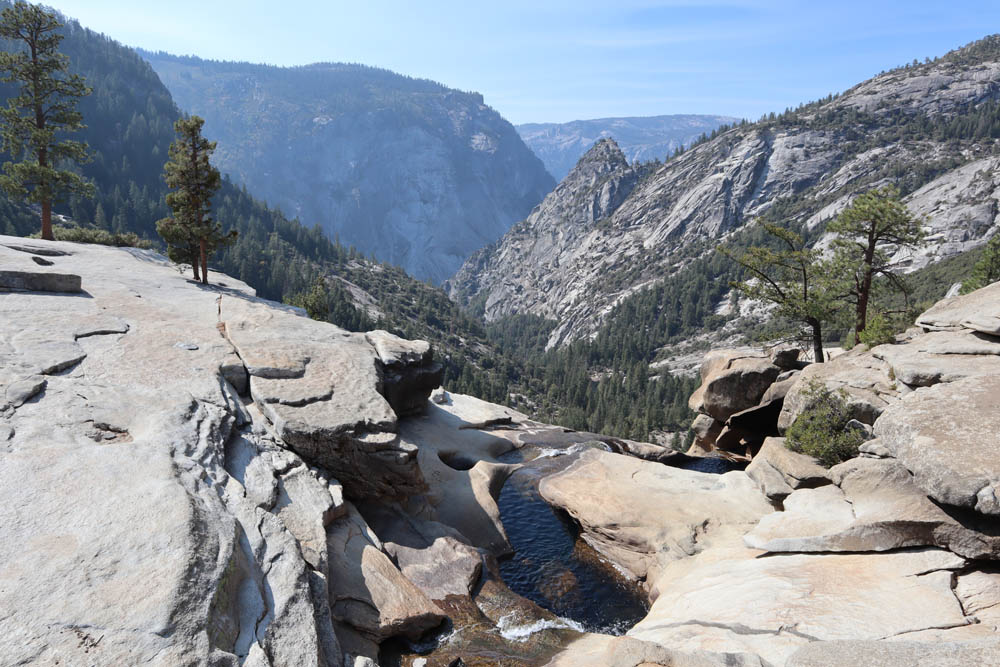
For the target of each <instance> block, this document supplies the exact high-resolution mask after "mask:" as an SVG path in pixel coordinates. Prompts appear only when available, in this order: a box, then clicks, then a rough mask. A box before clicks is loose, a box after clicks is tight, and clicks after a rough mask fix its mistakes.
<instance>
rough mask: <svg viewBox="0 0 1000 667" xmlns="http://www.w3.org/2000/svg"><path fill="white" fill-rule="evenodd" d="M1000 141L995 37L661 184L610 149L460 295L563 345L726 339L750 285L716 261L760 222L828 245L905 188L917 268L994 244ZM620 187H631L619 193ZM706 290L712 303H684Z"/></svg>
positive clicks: (688, 158) (509, 240)
mask: <svg viewBox="0 0 1000 667" xmlns="http://www.w3.org/2000/svg"><path fill="white" fill-rule="evenodd" d="M998 139H1000V35H994V36H991V37H987V38H985V39H983V40H980V41H978V42H975V43H973V44H970V45H968V46H966V47H964V48H961V49H958V50H956V51H952V52H950V53H948V54H947V55H945V56H942V57H939V58H936V59H935V60H933V61H929V62H926V63H923V64H914V65H908V66H906V67H901V68H897V69H894V70H892V71H889V72H885V73H883V74H880V75H879V76H877V77H875V78H873V79H871V80H869V81H865V82H863V83H861V84H859V85H857V86H855V87H854V88H852V89H850V90H848V91H846V92H844V93H842V94H840V95H837V96H830V97H828V98H826V99H823V100H819V101H817V102H813V103H810V104H806V105H802V106H801V107H799V108H798V109H795V110H791V111H788V112H786V113H783V114H780V115H775V114H770V115H769V116H767V117H765V118H763V119H761V120H760V121H758V122H756V123H740V124H739V125H737V126H736V127H734V128H732V129H730V130H728V131H726V132H722V133H720V134H718V136H716V137H715V138H713V139H710V140H708V141H705V142H702V143H699V144H698V145H697V146H695V147H693V148H691V149H689V150H687V151H685V152H684V153H683V154H682V155H680V156H678V157H675V158H672V159H670V160H668V161H667V162H666V163H664V164H663V165H659V166H654V167H653V169H652V171H651V172H648V173H643V174H635V173H634V168H635V166H634V165H627V164H625V163H624V162H623V158H624V154H623V152H622V151H621V150H619V149H618V147H616V146H614V145H612V144H610V143H609V144H608V145H602V144H598V145H597V146H595V147H594V148H593V149H591V151H590V153H588V154H587V155H586V156H585V157H584V158H583V159H582V160H581V166H585V165H589V166H587V167H586V168H585V169H581V168H580V167H579V166H578V167H577V168H576V169H574V171H573V172H571V173H570V175H569V176H568V177H567V178H566V179H565V180H564V181H563V182H562V183H560V185H559V186H558V187H557V188H556V190H554V191H553V193H552V194H551V195H549V197H547V198H546V200H545V201H544V202H543V203H542V204H541V205H540V206H539V207H538V208H537V209H536V210H535V211H534V212H533V213H532V215H531V216H529V217H528V218H527V219H526V220H525V221H524V222H522V223H519V224H518V225H515V226H514V227H513V228H512V229H511V231H510V232H508V233H507V234H506V235H505V236H504V238H503V239H501V240H500V241H499V242H498V243H496V244H493V245H491V246H489V247H487V248H484V249H483V250H482V251H480V252H478V253H477V254H476V255H474V256H473V257H471V258H470V259H469V261H468V262H466V264H465V266H463V268H462V270H461V271H459V272H458V273H457V274H456V275H455V277H454V278H453V279H451V280H450V281H449V285H448V286H449V290H450V293H451V295H452V296H453V298H456V299H458V300H459V301H460V302H462V303H465V304H467V305H468V306H470V307H472V308H474V309H475V310H476V311H477V312H482V313H483V314H484V316H485V317H486V319H487V321H495V320H501V319H503V318H506V317H509V316H512V315H534V316H541V317H544V318H546V319H548V320H550V321H552V322H554V328H553V329H552V331H551V334H550V336H549V339H548V344H549V346H559V345H563V344H565V343H568V342H570V341H574V340H579V339H582V338H588V337H592V336H603V335H604V332H606V330H607V327H608V326H612V325H614V324H615V322H616V321H619V320H622V321H624V320H626V319H629V318H630V321H632V322H635V321H642V320H644V319H645V320H648V321H649V322H650V323H651V324H650V326H656V327H658V329H659V330H660V331H662V332H664V333H663V338H662V341H661V342H660V345H663V344H664V343H665V342H666V341H667V340H668V339H669V338H670V337H671V336H673V335H675V334H674V333H673V332H675V331H685V332H689V333H688V335H690V332H692V331H696V328H695V327H697V326H699V324H700V325H702V326H706V328H707V329H712V328H713V327H718V326H719V323H718V322H717V321H715V320H716V319H718V318H715V319H713V318H714V316H715V315H717V314H718V312H720V305H721V299H723V298H724V295H725V294H726V291H727V290H726V283H727V282H728V281H729V280H731V279H734V278H735V277H736V274H734V273H733V267H732V266H731V264H732V263H731V262H729V263H727V262H724V261H722V258H721V257H719V256H718V254H717V253H716V252H715V248H716V247H717V246H718V245H719V244H720V243H722V242H726V241H738V242H740V243H746V242H747V240H748V239H749V238H750V237H751V236H752V235H753V234H754V233H757V232H758V231H759V230H758V228H757V227H756V226H755V225H749V224H748V223H751V222H752V221H753V220H754V219H755V218H757V217H760V216H764V217H767V218H770V219H771V220H773V221H775V222H777V223H779V224H783V225H787V226H790V227H793V228H803V229H805V230H807V231H808V233H809V234H811V235H813V236H815V237H819V236H821V234H822V230H823V229H824V226H825V224H826V223H827V222H828V221H829V220H831V219H833V218H834V217H835V216H836V215H837V214H838V213H839V212H840V211H842V210H843V209H844V208H845V207H846V206H847V205H848V204H849V203H850V201H851V200H852V199H853V197H855V196H856V195H857V194H859V193H861V192H864V191H866V190H869V189H872V188H874V187H879V186H882V185H886V184H894V185H896V186H898V187H899V188H900V189H901V190H902V193H903V195H904V196H905V198H904V202H905V203H906V204H907V206H908V207H909V208H910V210H911V211H913V212H914V213H916V214H917V215H921V216H926V218H927V220H928V229H927V231H928V236H927V244H926V245H925V246H924V247H922V248H921V249H920V250H919V251H918V252H917V253H915V254H913V255H912V256H909V257H907V258H905V259H906V261H908V262H909V264H910V268H911V269H919V268H921V267H923V266H926V265H928V264H931V263H935V262H938V261H940V260H942V259H946V258H949V257H951V256H954V255H957V254H959V253H962V252H965V251H968V250H971V249H974V248H976V247H977V246H979V245H981V244H982V243H984V242H985V241H986V240H987V239H988V238H989V237H991V236H992V235H994V234H998V233H1000V213H998V211H1000V141H998ZM595 163H598V164H599V163H603V164H604V165H605V166H604V167H600V166H595ZM598 172H600V173H602V176H601V177H600V178H594V177H593V176H592V175H593V174H594V173H598ZM615 183H617V184H620V185H621V186H622V187H619V188H611V189H609V186H611V185H613V184H615ZM625 189H627V190H628V192H627V194H626V195H625V196H621V193H622V192H624V190H625ZM612 190H614V192H616V193H617V194H616V196H615V197H614V198H613V199H612V198H609V197H608V196H607V195H608V194H609V193H610V192H611V191H612ZM605 202H607V203H608V205H606V206H605V205H604V203H605ZM595 212H596V213H597V214H596V215H595ZM900 259H904V258H902V257H900ZM665 285H672V287H670V288H669V289H667V288H665V287H664V286H665ZM691 286H695V287H697V289H694V290H693V291H692V294H695V295H701V296H699V297H697V299H696V300H695V301H694V302H683V303H682V302H679V301H677V298H676V294H677V292H678V289H679V288H680V287H685V288H686V287H691ZM945 287H946V286H945ZM710 292H711V294H710V295H709V293H710ZM706 295H709V297H706ZM626 315H627V317H626Z"/></svg>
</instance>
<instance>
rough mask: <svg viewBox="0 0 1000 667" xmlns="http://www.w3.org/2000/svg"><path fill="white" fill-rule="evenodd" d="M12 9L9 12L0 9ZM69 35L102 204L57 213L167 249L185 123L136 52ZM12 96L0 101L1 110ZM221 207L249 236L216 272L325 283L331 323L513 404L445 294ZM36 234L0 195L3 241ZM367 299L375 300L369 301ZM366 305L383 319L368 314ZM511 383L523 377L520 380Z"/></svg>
mask: <svg viewBox="0 0 1000 667" xmlns="http://www.w3.org/2000/svg"><path fill="white" fill-rule="evenodd" d="M9 4H10V3H8V2H3V1H0V8H3V7H5V6H9ZM63 34H64V35H65V38H64V40H63V42H62V45H61V50H62V52H63V53H65V54H66V55H67V56H69V58H70V69H71V71H72V72H75V73H78V74H81V75H82V76H83V77H84V78H85V79H86V82H87V85H89V86H90V87H91V88H93V94H92V95H90V96H88V97H86V98H84V99H83V100H82V102H81V103H80V105H79V108H80V110H81V112H82V113H83V116H84V122H85V123H86V125H87V127H86V129H84V130H82V131H80V132H78V133H76V135H75V136H74V138H79V139H82V140H84V141H86V142H87V143H88V144H89V145H90V153H91V155H92V157H93V159H92V161H91V162H89V163H87V164H84V165H83V166H82V169H81V171H82V173H83V175H84V176H86V177H87V178H89V179H92V180H93V182H94V184H95V185H96V196H95V197H94V198H93V199H81V198H75V197H74V198H73V199H71V200H70V201H68V202H64V203H62V204H58V205H56V207H55V211H56V213H57V214H60V215H62V216H66V218H67V219H66V220H65V221H64V222H63V223H62V224H64V225H73V226H82V227H86V228H95V229H99V230H106V231H108V232H113V233H118V234H122V233H129V232H131V233H135V234H137V235H138V236H139V237H141V238H143V239H146V240H148V241H150V242H152V243H153V244H154V245H156V246H157V247H160V248H162V245H161V243H162V242H161V240H160V239H159V237H158V236H157V234H156V225H155V223H156V221H157V220H158V219H160V218H162V217H165V216H167V215H169V209H168V208H167V207H166V204H165V201H164V196H165V194H166V192H167V189H166V185H165V184H164V181H163V164H164V162H165V161H166V158H167V148H168V147H169V145H170V142H171V141H173V139H174V130H173V124H174V122H175V121H176V120H177V119H178V118H179V117H180V113H181V112H180V111H179V110H178V108H177V107H176V105H175V104H174V103H173V100H172V98H171V95H170V93H169V92H168V91H167V89H166V88H165V87H164V86H163V84H162V83H161V82H160V80H159V78H158V77H157V75H156V73H155V72H154V71H153V70H152V68H151V67H150V66H149V64H148V63H147V62H146V61H145V60H143V59H142V58H141V57H139V55H138V54H137V53H136V52H135V51H134V50H132V49H130V48H127V47H125V46H122V45H121V44H119V43H118V42H116V41H114V40H112V39H110V38H108V37H106V36H104V35H100V34H97V33H95V32H93V31H91V30H87V29H85V28H82V27H81V26H80V25H79V24H78V23H77V22H76V21H73V20H70V19H66V21H65V27H64V28H63ZM6 46H7V47H8V48H10V47H11V45H6ZM12 90H13V89H12V88H10V87H6V88H2V89H0V103H5V102H6V99H7V97H8V96H9V95H10V94H11V91H12ZM213 204H214V206H213V211H214V214H215V216H216V217H217V218H218V220H219V221H220V222H221V223H222V225H223V227H224V228H225V229H227V230H229V229H235V230H237V231H238V232H239V236H238V237H237V240H236V242H235V243H234V244H232V245H231V246H228V247H226V248H225V249H224V250H222V251H221V252H220V253H219V254H218V255H216V257H215V258H214V259H213V260H212V261H211V262H210V264H211V266H212V267H213V268H217V269H218V270H220V271H223V272H225V273H228V274H230V275H232V276H235V277H237V278H239V279H241V280H243V281H245V282H247V283H248V284H250V285H251V286H253V287H254V288H255V289H256V290H257V292H258V294H259V295H261V296H263V297H266V298H269V299H275V300H278V301H282V300H286V301H287V300H291V299H293V298H296V297H300V296H301V295H304V294H306V293H308V292H309V290H310V289H311V288H312V286H313V285H314V284H315V282H316V280H317V278H322V279H325V280H324V283H325V288H324V289H325V294H324V299H326V300H327V301H328V312H329V318H330V319H331V321H333V322H334V323H336V324H340V325H341V326H345V327H347V328H351V329H355V330H357V329H366V328H376V327H381V328H386V329H390V330H392V331H394V332H397V333H400V334H403V335H410V336H414V337H422V338H426V339H428V340H430V341H431V342H433V343H434V344H435V346H436V347H437V348H438V350H439V356H440V357H441V358H443V359H444V360H445V361H446V367H447V378H448V380H449V382H451V383H452V384H454V386H455V387H456V388H457V389H465V390H469V391H473V390H474V391H476V392H478V393H479V394H480V395H482V396H483V397H484V398H493V399H496V400H501V401H502V400H505V398H506V396H507V391H506V384H507V380H506V379H503V380H501V379H500V377H499V374H498V373H499V371H505V369H506V368H507V367H508V366H509V364H506V365H505V364H503V363H500V362H497V361H496V359H497V357H498V353H497V352H496V350H495V349H494V347H493V346H492V345H491V344H490V343H489V342H488V341H487V339H486V335H485V332H484V330H483V328H482V326H481V325H479V324H478V323H477V322H476V321H475V320H474V319H472V318H470V317H468V316H466V315H464V314H463V313H462V312H461V311H460V310H459V309H458V307H457V306H456V305H455V304H454V303H452V302H451V301H450V300H449V299H448V298H447V296H445V294H444V293H443V292H441V290H439V289H436V288H432V287H430V286H429V285H426V284H425V283H422V282H420V281H418V280H415V279H413V278H411V277H410V276H408V275H407V274H406V273H405V272H403V271H402V270H400V269H398V268H395V267H391V266H387V265H382V264H379V263H378V262H374V261H371V260H370V259H366V258H365V257H364V256H363V255H362V254H361V253H360V252H359V251H357V250H356V249H353V248H348V247H346V246H343V245H341V244H338V243H336V242H334V241H331V240H330V239H329V238H328V237H327V236H326V234H325V233H324V232H323V231H322V230H321V229H320V228H319V227H313V228H307V227H305V226H303V225H302V224H300V223H299V222H298V221H297V220H289V219H288V218H286V217H285V216H284V215H282V214H281V213H280V212H278V211H276V210H275V209H273V208H270V207H268V206H267V205H265V204H263V203H262V202H261V201H259V200H257V199H255V198H254V197H253V196H252V195H251V194H250V193H249V192H248V191H247V190H246V188H243V187H238V186H236V185H235V184H233V183H232V182H230V181H229V180H228V179H224V180H223V184H222V189H221V190H220V191H219V193H218V194H217V195H216V197H215V199H214V202H213ZM38 224H39V223H38V214H37V212H36V211H33V210H31V209H30V208H29V207H28V206H26V205H24V204H21V203H16V202H11V201H10V200H9V199H8V198H7V197H6V196H5V195H3V194H0V233H2V234H11V235H21V236H24V235H30V234H33V233H37V231H38ZM57 224H58V223H57ZM57 235H58V229H57ZM345 281H346V282H345ZM347 283H350V284H352V285H355V286H360V291H359V290H358V289H355V290H354V292H353V293H352V291H351V290H350V289H347V288H345V287H344V286H345V285H346V284H347ZM362 291H363V292H364V294H366V295H367V297H360V296H359V295H360V294H361V293H362ZM368 304H374V307H373V308H368V309H367V310H366V305H368ZM483 359H489V361H487V362H486V365H487V366H489V368H483V367H482V365H481V361H482V360H483ZM494 366H495V367H497V369H499V370H494ZM505 372H506V371H505ZM509 374H510V375H511V376H513V377H514V378H515V379H516V378H518V377H519V376H520V372H519V371H510V372H509Z"/></svg>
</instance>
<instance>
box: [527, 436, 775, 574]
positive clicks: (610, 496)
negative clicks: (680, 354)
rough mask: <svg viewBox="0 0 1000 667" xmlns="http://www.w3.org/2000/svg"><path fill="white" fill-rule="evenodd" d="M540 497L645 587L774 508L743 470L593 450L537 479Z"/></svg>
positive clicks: (745, 528) (745, 529)
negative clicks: (672, 564)
mask: <svg viewBox="0 0 1000 667" xmlns="http://www.w3.org/2000/svg"><path fill="white" fill-rule="evenodd" d="M594 489H601V502H594ZM539 492H540V493H541V495H542V497H543V498H544V499H545V500H546V501H547V502H549V503H550V504H552V505H555V506H556V507H560V508H562V509H564V510H566V511H567V512H568V513H569V514H570V515H571V516H572V517H573V518H574V519H576V520H577V521H578V522H579V523H580V525H581V526H582V528H583V538H584V539H585V540H586V541H587V542H588V543H589V544H590V545H591V546H593V547H594V548H595V549H596V550H597V551H598V552H599V553H601V554H603V555H604V556H605V557H606V558H608V559H609V560H611V561H612V562H614V563H617V564H618V565H619V566H621V567H622V568H624V569H625V570H626V571H627V572H629V573H630V574H631V575H632V576H633V577H635V578H636V579H638V580H643V581H645V582H646V583H647V586H652V584H653V583H654V582H655V581H656V572H657V571H658V570H659V569H660V568H661V567H662V566H663V564H665V563H667V562H669V561H671V560H674V559H677V558H684V557H686V556H690V555H691V554H694V553H697V552H698V551H700V550H702V549H704V548H705V547H706V545H709V544H711V543H712V541H713V540H715V539H716V538H717V537H721V536H724V535H732V534H737V535H742V534H743V533H744V532H746V531H747V529H749V528H750V527H751V526H752V525H753V524H755V523H756V522H757V521H758V520H759V519H760V518H761V517H762V516H764V515H765V514H767V513H769V512H770V511H771V509H772V508H771V506H770V505H769V504H768V503H767V501H766V500H765V499H764V497H763V496H761V495H760V493H758V491H757V489H756V487H755V486H754V485H753V482H752V481H751V480H750V479H749V478H748V477H747V476H746V474H745V473H743V472H730V473H726V474H724V475H714V474H709V473H701V472H694V471H690V470H681V469H678V468H671V467H669V466H664V465H659V464H656V463H650V462H647V461H641V460H638V459H634V458H631V457H628V456H622V455H620V454H612V453H610V452H604V451H600V450H595V449H591V450H587V451H585V452H583V453H582V454H581V455H580V456H579V458H578V459H577V460H576V461H574V462H573V463H572V464H571V465H570V466H568V467H567V468H565V469H564V470H562V471H560V472H558V473H556V474H553V475H549V476H548V477H545V478H544V479H542V481H541V483H540V484H539Z"/></svg>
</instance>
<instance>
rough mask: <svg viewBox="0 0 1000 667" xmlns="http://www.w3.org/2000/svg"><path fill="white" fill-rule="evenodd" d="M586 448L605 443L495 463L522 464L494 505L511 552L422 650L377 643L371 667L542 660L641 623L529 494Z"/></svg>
mask: <svg viewBox="0 0 1000 667" xmlns="http://www.w3.org/2000/svg"><path fill="white" fill-rule="evenodd" d="M590 447H605V445H602V444H601V443H597V442H593V443H586V444H572V445H569V446H564V447H542V446H533V445H528V446H525V447H523V448H521V449H518V450H514V451H511V452H508V453H507V454H505V455H503V456H501V457H500V458H499V460H500V461H502V462H504V463H519V464H522V467H521V468H520V469H519V470H518V471H517V472H515V473H514V474H513V475H511V477H510V478H509V479H508V480H507V482H506V483H505V484H504V486H503V489H502V490H501V492H500V497H499V498H498V500H497V505H498V506H499V509H500V518H501V521H502V522H503V526H504V529H505V531H506V532H507V537H508V539H509V540H510V543H511V546H512V547H513V548H514V555H513V556H511V557H508V558H506V559H504V560H502V561H500V563H499V564H498V565H497V563H496V562H495V561H492V565H491V567H490V572H489V573H488V574H487V576H486V577H485V578H484V583H483V584H482V587H481V588H480V590H479V592H478V594H477V597H476V601H475V603H470V604H467V605H464V606H462V607H459V608H455V609H449V610H448V612H449V615H450V616H452V617H453V618H454V619H455V623H454V625H453V626H452V625H447V626H446V627H445V628H444V629H443V631H442V632H441V633H440V634H439V635H438V636H436V637H432V638H428V639H429V641H428V642H427V643H425V644H424V645H416V644H414V643H411V642H406V641H398V640H394V641H393V642H389V643H387V644H384V645H383V653H382V656H381V660H380V664H382V665H384V666H390V667H391V666H393V665H403V666H410V665H414V664H424V663H421V662H419V660H426V661H427V662H426V665H427V667H437V666H441V667H447V666H449V665H455V664H463V665H467V666H469V667H479V666H486V665H512V666H514V665H517V666H528V665H537V664H544V663H545V662H547V661H548V659H549V658H550V657H551V656H552V655H554V654H555V653H556V652H558V651H559V649H560V648H561V647H563V646H565V645H566V644H567V643H569V642H571V641H572V640H573V639H574V638H575V637H577V636H579V633H581V632H598V633H603V634H611V635H622V634H624V633H625V632H627V631H628V630H629V629H630V628H631V627H632V626H634V625H635V624H636V623H638V622H639V621H640V620H642V618H643V617H644V616H645V615H646V613H647V611H648V609H649V607H648V603H647V601H646V597H645V595H644V594H643V593H642V591H641V590H640V589H639V587H638V585H637V584H636V583H635V582H633V581H631V580H630V579H629V578H628V577H627V576H626V575H625V574H624V573H622V572H620V571H619V570H617V569H616V567H615V566H614V565H612V564H611V563H609V562H607V561H606V560H605V559H603V558H602V557H601V556H600V555H599V554H597V552H595V551H594V550H593V549H592V548H591V547H590V546H589V545H587V543H586V542H585V541H584V540H583V539H581V537H580V534H579V527H578V526H577V525H576V524H575V522H574V521H573V520H572V519H571V518H570V517H569V516H568V515H567V514H566V513H565V512H563V511H561V510H558V509H555V508H553V507H551V506H550V505H549V504H548V503H546V502H545V500H544V499H543V498H542V497H541V495H540V494H539V492H538V484H539V482H540V481H541V480H542V478H543V477H545V476H547V475H550V474H553V473H555V472H558V471H559V470H562V469H564V468H565V467H566V466H568V465H570V464H571V463H572V462H573V461H574V460H575V459H576V457H577V456H578V455H579V454H580V453H581V452H583V451H585V450H586V449H587V448H590ZM743 465H745V464H743ZM743 465H741V464H736V463H732V462H729V461H725V460H723V459H712V458H705V459H691V460H689V461H687V462H685V463H683V464H682V465H680V466H679V467H682V468H685V469H688V470H695V471H698V472H706V473H725V472H728V471H730V470H736V469H740V468H742V467H743ZM420 656H423V658H421V657H420ZM459 658H460V659H461V662H457V660H458V659H459Z"/></svg>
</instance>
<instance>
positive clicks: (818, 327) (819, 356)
mask: <svg viewBox="0 0 1000 667" xmlns="http://www.w3.org/2000/svg"><path fill="white" fill-rule="evenodd" d="M810 324H811V325H812V330H813V335H812V338H813V358H814V359H815V360H816V363H817V364H822V363H823V362H824V361H826V360H825V359H824V358H823V325H822V324H820V322H819V321H813V322H811V323H810Z"/></svg>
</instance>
